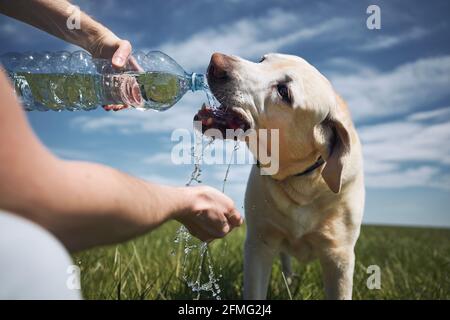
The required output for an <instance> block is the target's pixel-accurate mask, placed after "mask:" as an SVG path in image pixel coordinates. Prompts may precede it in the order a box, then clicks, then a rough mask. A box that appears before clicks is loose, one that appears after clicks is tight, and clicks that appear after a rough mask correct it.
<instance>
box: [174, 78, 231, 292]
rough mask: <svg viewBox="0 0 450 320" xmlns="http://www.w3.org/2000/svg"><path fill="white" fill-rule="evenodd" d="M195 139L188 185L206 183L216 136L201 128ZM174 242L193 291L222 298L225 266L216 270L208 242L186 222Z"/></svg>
mask: <svg viewBox="0 0 450 320" xmlns="http://www.w3.org/2000/svg"><path fill="white" fill-rule="evenodd" d="M204 91H205V93H206V97H207V99H208V103H209V105H210V106H211V107H212V108H214V109H217V108H218V106H219V103H218V101H217V100H216V98H215V97H214V95H213V94H212V93H211V91H210V90H209V87H208V85H207V84H206V83H205V86H204ZM197 134H198V136H197ZM195 141H196V143H195V144H194V147H193V148H192V150H191V156H192V158H193V159H194V169H193V171H192V173H191V176H190V178H189V180H188V182H187V183H186V186H190V185H192V184H193V183H194V182H195V183H198V184H200V183H202V181H201V179H200V177H201V174H202V170H201V162H202V160H203V156H204V152H205V150H206V149H207V148H208V147H209V146H210V145H211V144H212V143H213V142H214V139H213V138H204V136H203V135H202V134H201V132H196V139H195ZM238 148H239V142H238V141H235V145H234V149H233V153H232V155H231V160H230V161H229V163H228V166H227V170H226V173H225V177H224V179H223V185H222V192H224V191H225V184H226V181H227V179H228V175H229V172H230V167H231V164H232V160H233V157H234V154H235V152H236V150H237V149H238ZM200 150H201V151H200ZM174 243H175V245H176V246H177V247H178V248H177V253H175V250H174V251H172V255H175V254H176V255H177V269H176V275H177V276H180V275H181V277H182V279H183V280H184V281H185V282H186V284H187V285H188V287H189V288H190V289H191V290H192V292H194V293H197V296H196V299H197V300H198V299H200V295H201V294H202V292H203V293H209V294H210V295H211V296H212V297H213V298H214V299H217V300H221V296H220V293H221V289H220V285H219V281H220V279H221V278H222V275H221V274H220V270H221V269H220V266H219V273H218V274H216V272H215V270H214V264H213V261H212V256H211V253H210V251H209V248H208V243H206V242H201V243H199V242H198V241H195V240H194V239H193V237H192V236H191V234H190V233H189V232H188V230H187V229H186V227H184V226H181V227H180V228H179V229H178V230H177V233H176V236H175V239H174ZM192 260H194V268H193V270H194V271H192V272H189V270H188V265H189V264H190V263H192ZM204 271H206V272H207V280H206V281H205V280H203V282H202V274H203V272H204ZM203 279H204V278H203Z"/></svg>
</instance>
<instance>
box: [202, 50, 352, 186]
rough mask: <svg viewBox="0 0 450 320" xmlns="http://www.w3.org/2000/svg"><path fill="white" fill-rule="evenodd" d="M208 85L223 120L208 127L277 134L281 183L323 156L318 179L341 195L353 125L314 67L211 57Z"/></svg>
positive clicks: (272, 57) (287, 59) (277, 58)
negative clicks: (349, 131) (344, 167)
mask: <svg viewBox="0 0 450 320" xmlns="http://www.w3.org/2000/svg"><path fill="white" fill-rule="evenodd" d="M208 83H209V86H210V88H211V90H212V92H213V94H214V95H215V97H216V98H217V99H218V100H219V102H220V103H221V107H220V110H222V111H223V113H222V114H221V115H220V118H222V119H218V120H219V121H216V122H210V123H209V126H210V127H215V128H217V129H219V130H221V131H222V132H224V129H226V128H231V129H236V128H241V129H244V130H246V129H248V128H253V129H256V130H259V129H269V131H270V129H278V130H279V155H278V157H279V159H278V160H279V171H278V173H277V174H275V175H273V177H274V178H275V179H279V180H281V179H284V178H286V177H288V176H290V175H293V174H296V173H298V172H301V171H302V170H304V169H306V168H307V167H308V166H309V165H311V164H312V163H314V162H315V161H316V160H317V158H318V156H322V157H323V158H324V159H325V160H326V165H325V167H324V168H323V170H322V176H323V178H324V180H325V182H326V183H327V184H328V186H329V187H330V188H331V190H333V191H334V192H339V190H340V186H341V172H342V167H343V157H344V155H345V154H346V153H347V152H348V151H349V148H350V136H349V133H348V130H347V127H348V126H349V125H351V124H350V123H348V121H349V115H348V114H346V113H347V110H346V109H345V108H344V107H343V106H342V105H341V100H340V98H339V97H338V96H337V95H336V93H335V91H334V89H333V87H332V86H331V84H330V83H329V81H328V80H327V79H326V78H325V77H324V76H323V75H322V74H321V73H320V72H319V71H318V70H317V69H316V68H314V67H313V66H312V65H310V64H309V63H308V62H306V61H305V60H304V59H302V58H299V57H296V56H291V55H283V54H267V55H264V56H263V57H262V59H261V60H260V61H259V62H258V63H254V62H251V61H248V60H244V59H242V58H239V57H235V56H228V55H224V54H220V53H215V54H213V55H212V57H211V62H210V65H209V68H208ZM269 139H270V137H269ZM266 145H267V146H270V144H266ZM268 151H269V153H270V150H268ZM252 152H254V154H255V156H257V153H255V150H252ZM271 156H272V157H274V156H275V157H276V156H277V155H275V154H272V155H271Z"/></svg>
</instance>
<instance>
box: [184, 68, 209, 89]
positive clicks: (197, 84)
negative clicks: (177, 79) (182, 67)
mask: <svg viewBox="0 0 450 320" xmlns="http://www.w3.org/2000/svg"><path fill="white" fill-rule="evenodd" d="M188 76H189V77H190V78H191V85H190V89H191V90H192V91H198V90H204V89H205V87H206V77H205V75H204V74H201V73H195V72H194V73H191V74H190V75H189V74H188Z"/></svg>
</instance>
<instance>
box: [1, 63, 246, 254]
mask: <svg viewBox="0 0 450 320" xmlns="http://www.w3.org/2000/svg"><path fill="white" fill-rule="evenodd" d="M0 145H1V146H2V147H1V148H0V163H1V164H2V165H1V166H0V208H1V209H5V210H8V211H11V212H14V213H16V214H19V215H22V216H24V217H26V218H28V219H30V220H33V221H35V222H36V223H38V224H40V225H42V226H43V227H44V228H46V229H48V230H49V231H51V232H52V233H54V234H55V235H56V236H57V237H58V238H59V239H60V240H61V241H62V242H63V243H64V244H65V245H66V247H68V248H69V250H71V251H76V250H81V249H86V248H89V247H93V246H96V245H103V244H111V243H116V242H120V241H123V240H127V239H130V238H132V237H135V236H138V235H140V234H144V233H145V232H148V231H150V230H152V229H154V228H156V227H157V226H159V225H161V224H162V223H164V222H165V221H167V220H169V219H177V220H178V221H180V222H182V223H183V224H185V225H186V226H187V227H188V229H189V230H190V231H191V232H192V233H193V234H194V235H195V236H197V237H199V238H200V239H202V240H210V239H213V238H217V237H222V236H225V235H226V234H227V233H228V232H230V231H231V229H232V228H233V227H236V226H239V225H240V224H241V223H242V219H241V218H240V216H239V213H238V212H237V211H236V209H235V207H234V204H233V202H232V201H231V199H229V198H228V197H227V196H225V195H223V194H222V193H220V192H219V191H217V190H215V189H212V188H209V187H193V188H188V187H169V186H162V185H156V184H151V183H148V182H145V181H143V180H140V179H136V178H133V177H131V176H129V175H126V174H124V173H121V172H119V171H117V170H115V169H112V168H109V167H106V166H103V165H99V164H93V163H86V162H74V161H64V160H61V159H59V158H57V157H56V156H54V155H53V154H52V153H51V152H50V151H49V150H47V149H46V148H45V147H44V146H43V145H42V144H41V143H40V141H39V140H38V139H37V137H36V136H35V135H34V133H33V132H32V130H31V128H30V127H29V125H28V122H27V121H26V117H25V114H24V112H23V110H22V108H21V107H20V105H19V103H18V101H17V98H16V97H15V96H14V94H13V89H12V87H11V85H10V83H9V81H8V80H7V78H6V76H5V75H4V73H3V72H2V71H0Z"/></svg>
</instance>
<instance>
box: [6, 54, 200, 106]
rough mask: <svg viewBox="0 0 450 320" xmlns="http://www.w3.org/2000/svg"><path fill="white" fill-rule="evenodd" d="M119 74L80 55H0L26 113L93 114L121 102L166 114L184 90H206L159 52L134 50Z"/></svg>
mask: <svg viewBox="0 0 450 320" xmlns="http://www.w3.org/2000/svg"><path fill="white" fill-rule="evenodd" d="M133 59H134V60H133V61H132V63H131V62H129V63H128V64H127V66H126V67H125V68H124V69H123V70H121V71H117V70H114V69H113V68H112V65H111V62H110V61H109V60H105V59H94V58H92V57H91V56H90V55H89V54H88V53H86V52H84V51H76V52H73V53H69V52H65V51H63V52H54V53H51V52H45V53H23V54H21V53H7V54H4V55H2V56H1V57H0V60H1V63H2V64H3V66H4V68H5V69H6V70H7V72H8V73H9V76H10V77H11V79H12V81H13V83H14V88H15V91H16V93H17V95H18V96H19V97H20V98H21V100H22V102H23V105H24V107H25V109H26V110H28V111H31V110H40V111H46V110H56V111H61V110H70V111H74V110H93V109H95V108H97V107H99V106H102V105H118V104H125V105H127V106H129V107H133V108H136V109H142V110H146V109H154V110H158V111H163V110H167V109H168V108H170V107H171V106H173V105H174V104H175V103H177V102H178V100H180V99H181V97H182V96H183V95H184V94H185V93H186V92H187V91H188V90H192V91H196V90H206V89H207V84H206V79H205V76H204V75H203V74H197V73H187V72H186V71H184V70H183V68H182V67H181V66H180V65H179V64H178V63H177V62H175V60H173V59H172V58H171V57H169V56H168V55H166V54H164V53H163V52H160V51H151V52H149V53H147V54H145V53H143V52H135V53H134V54H133Z"/></svg>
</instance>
